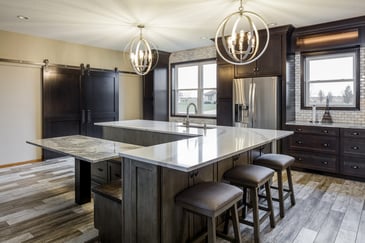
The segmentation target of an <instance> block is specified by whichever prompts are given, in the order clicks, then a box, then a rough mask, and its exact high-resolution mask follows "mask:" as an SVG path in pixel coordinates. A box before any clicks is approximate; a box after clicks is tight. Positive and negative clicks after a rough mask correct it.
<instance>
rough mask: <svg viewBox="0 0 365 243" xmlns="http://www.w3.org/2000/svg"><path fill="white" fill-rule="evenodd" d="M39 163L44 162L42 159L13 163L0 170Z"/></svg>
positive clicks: (2, 166) (0, 166)
mask: <svg viewBox="0 0 365 243" xmlns="http://www.w3.org/2000/svg"><path fill="white" fill-rule="evenodd" d="M38 162H42V160H41V159H34V160H27V161H22V162H16V163H11V164H5V165H0V169H1V168H7V167H12V166H17V165H24V164H30V163H38Z"/></svg>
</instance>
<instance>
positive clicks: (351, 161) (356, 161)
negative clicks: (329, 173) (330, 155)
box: [341, 156, 365, 178]
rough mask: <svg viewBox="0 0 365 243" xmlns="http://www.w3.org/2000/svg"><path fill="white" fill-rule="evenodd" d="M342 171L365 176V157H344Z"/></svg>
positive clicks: (349, 174) (350, 174) (347, 173)
mask: <svg viewBox="0 0 365 243" xmlns="http://www.w3.org/2000/svg"><path fill="white" fill-rule="evenodd" d="M341 172H342V174H344V175H348V176H356V177H362V178H365V159H364V158H354V157H347V156H345V157H343V160H342V167H341Z"/></svg>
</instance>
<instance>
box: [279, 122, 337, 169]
mask: <svg viewBox="0 0 365 243" xmlns="http://www.w3.org/2000/svg"><path fill="white" fill-rule="evenodd" d="M287 129H288V130H291V131H294V135H292V136H290V137H289V138H288V139H287V143H286V147H285V148H284V152H285V153H287V154H290V155H292V156H293V157H295V163H294V167H297V168H304V169H313V170H318V171H324V172H332V173H337V172H338V171H339V146H340V142H339V140H340V139H339V138H340V136H339V134H340V129H339V128H328V127H314V126H287Z"/></svg>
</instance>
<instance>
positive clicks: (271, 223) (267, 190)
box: [265, 181, 275, 228]
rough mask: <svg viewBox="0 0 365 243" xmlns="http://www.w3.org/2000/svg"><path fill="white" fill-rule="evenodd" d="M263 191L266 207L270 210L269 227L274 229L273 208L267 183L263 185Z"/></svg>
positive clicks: (268, 183)
mask: <svg viewBox="0 0 365 243" xmlns="http://www.w3.org/2000/svg"><path fill="white" fill-rule="evenodd" d="M265 190H266V201H267V207H268V209H269V210H270V226H271V228H274V227H275V218H274V208H273V206H272V198H271V191H270V182H269V181H268V182H266V183H265Z"/></svg>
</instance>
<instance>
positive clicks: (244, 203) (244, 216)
mask: <svg viewBox="0 0 365 243" xmlns="http://www.w3.org/2000/svg"><path fill="white" fill-rule="evenodd" d="M242 203H243V207H242V212H241V213H242V218H243V219H244V218H246V214H247V188H246V187H244V188H243V196H242Z"/></svg>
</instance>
